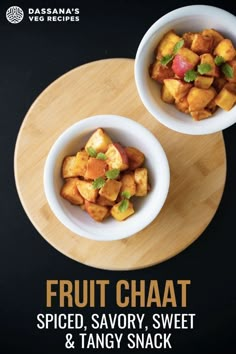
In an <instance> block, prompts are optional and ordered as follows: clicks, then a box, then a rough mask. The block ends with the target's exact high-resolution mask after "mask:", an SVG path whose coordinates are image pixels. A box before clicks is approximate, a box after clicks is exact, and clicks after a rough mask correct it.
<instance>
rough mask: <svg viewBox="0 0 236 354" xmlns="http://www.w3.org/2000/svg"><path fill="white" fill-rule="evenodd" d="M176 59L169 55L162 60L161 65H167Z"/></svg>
mask: <svg viewBox="0 0 236 354" xmlns="http://www.w3.org/2000/svg"><path fill="white" fill-rule="evenodd" d="M173 58H174V56H173V55H170V54H167V55H165V56H164V57H162V58H161V64H162V65H167V64H168V63H169V62H170V61H171V60H172V59H173Z"/></svg>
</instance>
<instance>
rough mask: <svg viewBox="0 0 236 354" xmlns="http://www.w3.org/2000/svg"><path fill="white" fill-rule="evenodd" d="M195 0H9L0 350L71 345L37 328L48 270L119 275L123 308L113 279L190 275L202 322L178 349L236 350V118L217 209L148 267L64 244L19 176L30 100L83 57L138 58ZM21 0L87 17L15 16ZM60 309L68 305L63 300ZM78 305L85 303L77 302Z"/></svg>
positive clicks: (0, 47)
mask: <svg viewBox="0 0 236 354" xmlns="http://www.w3.org/2000/svg"><path fill="white" fill-rule="evenodd" d="M194 3H195V4H196V2H194V1H189V2H188V1H178V2H177V1H176V2H175V3H173V2H172V1H168V0H165V1H162V2H161V1H157V0H155V1H151V0H144V1H125V0H116V1H108V0H107V1H105V0H100V1H85V0H81V1H72V0H67V1H66V0H64V1H50V0H48V1H40V0H36V1H33V0H32V1H20V0H18V1H16V2H15V1H14V2H10V1H4V0H1V2H0V97H1V103H0V126H1V129H0V134H1V140H0V144H1V146H0V151H1V155H0V156H1V166H0V170H1V184H0V188H1V203H0V208H1V212H0V217H1V242H0V245H1V257H0V262H1V263H0V272H1V275H0V323H1V327H0V353H6V354H13V353H18V352H22V353H55V352H57V353H64V352H68V350H67V349H65V346H64V342H65V341H64V334H65V333H64V332H63V331H62V332H59V331H39V330H38V329H37V328H36V315H37V313H39V312H45V311H46V307H45V283H46V280H47V279H70V280H74V279H81V280H82V279H88V280H89V279H110V281H111V286H110V288H109V292H108V297H109V301H108V304H107V307H106V309H105V311H106V312H107V313H108V312H110V313H114V312H117V313H120V312H124V311H122V309H118V308H116V307H115V306H114V303H115V301H113V300H114V286H115V283H116V281H117V280H119V279H137V280H139V279H146V280H147V282H148V281H149V280H150V279H158V280H159V281H160V284H161V286H162V284H164V281H165V280H166V279H173V280H174V281H176V280H177V279H190V280H191V282H192V285H191V287H190V289H189V294H188V308H187V309H186V310H185V312H193V313H196V315H197V318H196V322H195V329H194V330H192V331H191V330H189V331H177V330H176V331H175V332H174V333H173V340H172V344H173V349H172V350H171V351H169V352H171V353H173V354H176V353H178V354H180V353H189V354H192V353H199V352H200V351H201V352H202V353H208V354H210V353H220V352H221V353H224V354H231V353H235V349H234V348H235V345H234V336H235V335H234V332H235V329H236V326H235V320H236V287H235V268H236V262H235V245H236V242H235V232H234V230H235V227H234V222H235V199H236V182H235V181H236V168H235V154H236V139H235V134H236V126H232V127H230V128H228V129H226V130H225V131H224V132H223V134H224V139H225V146H226V152H227V180H226V186H225V190H224V194H223V198H222V201H221V204H220V207H219V208H218V210H217V212H216V215H215V217H214V219H213V220H212V222H211V223H210V225H209V226H208V227H207V229H206V230H205V231H204V233H203V234H202V236H201V237H200V238H199V239H198V240H197V241H196V242H194V244H192V245H191V246H190V247H188V248H187V249H186V250H185V251H184V252H182V253H181V254H179V255H177V256H176V257H174V258H172V259H170V260H168V261H166V262H164V263H162V264H160V265H157V266H153V267H150V268H147V269H142V270H136V271H126V272H112V271H105V270H99V269H95V268H92V267H88V266H85V265H83V264H80V263H77V262H75V261H73V260H71V259H69V258H67V257H66V256H64V255H63V254H61V253H59V252H58V251H57V250H55V249H54V248H52V247H51V246H50V245H49V244H48V243H47V242H46V241H45V240H44V239H43V238H42V237H41V236H40V235H39V233H38V232H37V231H36V230H35V228H34V227H33V226H32V224H31V222H30V221H29V219H28V218H27V216H26V214H25V212H24V210H23V208H22V206H21V203H20V200H19V198H18V195H17V192H16V188H15V181H14V171H13V158H14V148H15V142H16V138H17V133H18V131H19V128H20V126H21V123H22V121H23V119H24V116H25V114H26V112H27V110H28V109H29V107H30V105H31V104H32V102H33V101H34V100H35V98H36V97H37V96H38V94H39V93H40V92H41V91H42V90H43V89H45V88H46V87H47V86H48V85H49V84H50V83H51V82H52V81H54V80H55V79H56V78H58V77H59V76H60V75H62V74H64V73H65V72H67V71H68V70H70V69H72V68H74V67H76V66H79V65H82V64H84V63H87V62H90V61H94V60H98V59H103V58H114V57H128V58H134V57H135V53H136V50H137V47H138V44H139V42H140V40H141V38H142V36H143V35H144V33H145V32H146V30H147V29H148V28H149V27H150V26H151V25H152V24H153V23H154V22H155V21H156V20H157V19H158V18H160V17H161V16H162V15H164V14H165V13H167V12H169V11H170V10H173V9H175V8H177V7H181V6H184V5H191V4H194ZM205 4H209V5H215V6H218V7H223V8H224V9H225V10H228V11H229V12H231V13H233V14H235V15H236V9H235V4H234V3H232V1H231V0H230V1H229V0H225V1H224V2H220V1H208V2H205ZM12 5H19V6H21V7H22V8H23V10H25V11H27V9H28V8H29V7H33V8H36V7H37V8H40V7H57V8H59V7H79V8H80V22H79V23H48V24H47V23H45V22H43V23H30V22H28V21H27V20H25V21H23V22H22V23H20V24H18V25H12V24H10V23H8V22H7V21H6V19H5V12H6V9H7V8H8V7H9V6H12ZM98 79H99V78H98ZM33 153H34V152H33V151H32V154H33ZM26 158H27V156H26ZM212 158H214V156H212ZM26 173H27V171H26ZM54 311H55V312H56V311H58V312H60V310H59V309H57V308H55V309H54ZM73 311H77V310H76V309H72V310H71V311H70V312H73ZM93 311H94V312H96V311H98V312H99V311H102V310H99V309H95V310H93V309H90V308H86V309H84V310H82V312H83V314H84V315H85V316H86V315H89V314H90V313H91V312H93ZM125 311H126V312H128V311H129V309H126V310H125ZM132 311H133V310H132V309H130V312H132ZM158 311H161V310H158V309H153V308H152V309H149V310H145V309H136V312H140V313H141V312H146V313H147V315H149V314H152V313H154V312H158ZM163 311H164V310H163ZM166 311H167V312H181V309H180V308H178V309H175V310H172V309H171V308H169V309H166ZM77 351H79V350H78V349H77V350H75V351H73V352H77ZM104 351H105V352H106V350H104ZM140 351H141V350H140ZM144 351H145V350H144ZM153 351H154V350H153ZM145 352H147V350H146V351H145ZM159 352H160V353H161V352H163V351H162V350H159Z"/></svg>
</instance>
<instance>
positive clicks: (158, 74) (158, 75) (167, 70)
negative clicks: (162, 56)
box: [150, 60, 175, 82]
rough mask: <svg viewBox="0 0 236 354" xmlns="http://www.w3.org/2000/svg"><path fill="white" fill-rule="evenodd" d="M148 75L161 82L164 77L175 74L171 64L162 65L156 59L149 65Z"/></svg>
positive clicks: (167, 77)
mask: <svg viewBox="0 0 236 354" xmlns="http://www.w3.org/2000/svg"><path fill="white" fill-rule="evenodd" d="M150 76H151V78H152V79H153V80H156V81H159V82H163V80H164V79H169V78H171V77H174V76H175V74H174V71H173V70H172V68H171V65H162V64H161V62H160V61H159V60H156V61H155V62H154V63H153V64H152V65H151V66H150Z"/></svg>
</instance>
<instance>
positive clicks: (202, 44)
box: [191, 33, 214, 54]
mask: <svg viewBox="0 0 236 354" xmlns="http://www.w3.org/2000/svg"><path fill="white" fill-rule="evenodd" d="M213 44H214V39H213V37H211V36H206V35H203V34H201V33H195V35H194V36H193V41H192V44H191V50H192V51H193V52H195V53H197V54H203V53H211V51H212V49H213Z"/></svg>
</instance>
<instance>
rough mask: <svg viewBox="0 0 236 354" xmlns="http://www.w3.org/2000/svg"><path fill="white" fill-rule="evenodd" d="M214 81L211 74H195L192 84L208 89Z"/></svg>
mask: <svg viewBox="0 0 236 354" xmlns="http://www.w3.org/2000/svg"><path fill="white" fill-rule="evenodd" d="M213 81H214V78H213V77H212V76H200V75H199V76H197V78H196V79H195V81H194V86H196V87H198V88H202V89H208V88H209V87H210V86H211V85H212V83H213Z"/></svg>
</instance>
